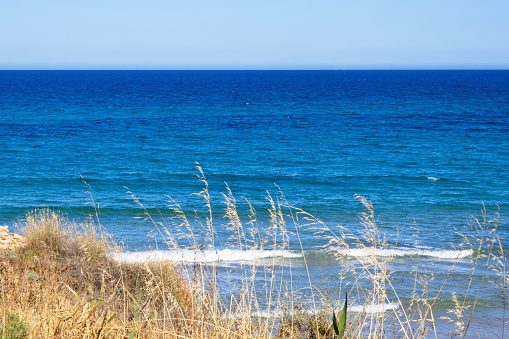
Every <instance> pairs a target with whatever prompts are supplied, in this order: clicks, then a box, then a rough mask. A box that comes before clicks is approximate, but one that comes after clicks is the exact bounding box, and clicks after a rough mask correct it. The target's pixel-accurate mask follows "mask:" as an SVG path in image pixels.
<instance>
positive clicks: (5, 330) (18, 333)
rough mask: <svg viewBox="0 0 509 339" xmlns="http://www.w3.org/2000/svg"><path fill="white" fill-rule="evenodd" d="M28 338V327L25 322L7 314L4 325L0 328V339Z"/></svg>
mask: <svg viewBox="0 0 509 339" xmlns="http://www.w3.org/2000/svg"><path fill="white" fill-rule="evenodd" d="M22 338H28V326H27V324H26V323H25V321H24V320H23V319H22V318H20V317H19V316H17V315H16V314H14V313H10V312H8V313H7V314H6V319H4V325H3V326H2V327H0V339H22Z"/></svg>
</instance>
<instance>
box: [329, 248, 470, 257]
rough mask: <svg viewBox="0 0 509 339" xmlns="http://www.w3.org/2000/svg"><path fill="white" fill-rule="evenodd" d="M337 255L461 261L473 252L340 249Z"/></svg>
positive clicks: (413, 249)
mask: <svg viewBox="0 0 509 339" xmlns="http://www.w3.org/2000/svg"><path fill="white" fill-rule="evenodd" d="M338 253H340V254H343V255H346V256H353V257H367V256H370V255H376V256H380V257H405V256H424V257H434V258H440V259H461V258H466V257H469V256H471V255H473V254H474V251H473V250H470V249H468V250H445V249H433V248H406V247H395V248H373V247H366V248H352V249H341V250H338Z"/></svg>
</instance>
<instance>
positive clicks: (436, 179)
mask: <svg viewBox="0 0 509 339" xmlns="http://www.w3.org/2000/svg"><path fill="white" fill-rule="evenodd" d="M427 179H428V180H430V181H438V180H440V178H435V177H428V178H427Z"/></svg>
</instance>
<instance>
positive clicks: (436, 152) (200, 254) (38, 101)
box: [0, 70, 509, 338]
mask: <svg viewBox="0 0 509 339" xmlns="http://www.w3.org/2000/svg"><path fill="white" fill-rule="evenodd" d="M0 166H1V171H0V225H7V226H9V228H10V229H11V230H14V231H16V227H17V226H18V225H20V224H22V221H23V218H24V217H25V215H26V213H29V212H31V211H34V210H37V209H43V208H49V209H52V210H55V211H58V212H60V213H62V215H65V216H66V217H67V218H69V220H74V221H85V220H93V221H94V222H95V223H96V224H99V225H100V226H101V227H103V228H104V229H105V230H106V231H107V232H108V233H110V234H111V235H112V237H113V238H115V239H116V240H117V241H119V242H121V243H122V245H123V250H122V253H119V254H117V257H118V260H124V261H131V262H134V261H147V260H155V259H165V260H173V261H181V262H182V261H183V262H188V263H195V262H201V263H206V264H207V265H209V264H210V265H216V267H219V268H220V269H223V270H225V271H228V272H233V273H231V274H228V276H229V277H233V278H232V279H235V273H234V272H235V267H239V266H242V267H244V266H243V265H245V264H246V263H248V264H250V263H251V264H254V262H263V261H264V260H265V261H267V260H269V261H271V262H273V263H274V262H277V263H278V264H277V265H279V266H281V267H286V266H288V265H290V266H291V267H293V270H294V276H293V278H292V281H293V283H295V284H296V286H300V287H298V288H296V289H295V290H294V292H295V293H301V294H302V296H303V297H302V298H303V300H306V298H307V297H309V295H311V294H310V290H311V289H312V288H308V291H307V292H306V288H305V286H308V284H309V281H310V280H311V279H310V278H312V280H313V284H314V285H315V284H316V285H321V284H326V283H327V284H336V285H335V286H336V287H334V286H333V287H331V288H330V289H328V290H329V291H332V292H330V294H331V297H330V298H329V300H331V299H332V300H337V306H338V307H339V306H340V305H341V300H342V298H343V295H342V293H344V292H345V291H347V292H348V288H349V287H348V286H350V285H348V283H347V282H346V281H347V280H348V279H346V280H345V278H344V277H343V276H342V275H341V269H340V268H341V267H343V266H342V265H344V261H341V260H345V259H344V258H345V257H346V258H350V259H349V260H350V261H352V262H360V261H361V259H359V258H363V257H366V256H368V255H370V254H371V255H373V253H375V255H376V256H377V257H381V258H390V259H391V264H390V268H389V270H390V271H391V272H392V273H391V277H392V278H393V281H394V286H395V287H394V289H395V291H393V292H394V293H392V294H390V295H389V297H388V298H387V300H385V303H384V305H381V307H386V308H387V309H391V310H392V309H394V312H398V310H399V312H401V310H403V309H404V307H405V300H410V299H409V298H410V297H411V295H412V293H414V292H415V291H414V286H415V284H414V283H413V282H414V281H415V279H414V278H415V275H413V274H412V273H411V272H414V270H415V269H416V267H418V266H419V265H422V266H423V267H427V268H426V274H434V276H433V277H434V278H433V279H435V282H437V281H438V283H437V287H436V291H440V293H441V294H440V297H439V298H438V299H437V300H438V301H437V305H439V307H438V308H440V309H442V310H443V313H444V314H443V315H444V316H449V317H452V318H454V316H455V315H454V314H450V313H448V315H447V312H446V311H445V310H446V309H448V306H450V305H453V304H454V302H455V301H454V296H453V294H456V292H457V294H456V296H457V299H460V300H463V299H462V298H464V299H465V300H467V301H472V303H473V302H474V301H475V300H477V302H476V303H475V305H473V306H472V305H471V306H470V308H469V309H466V310H465V314H466V315H469V314H470V313H468V312H470V311H472V310H473V309H475V312H474V316H473V317H472V319H473V320H472V321H471V325H469V326H470V327H469V331H468V332H467V333H468V335H467V336H466V337H469V335H470V336H471V337H483V338H491V337H493V338H496V337H503V336H504V334H505V335H506V336H507V335H509V330H508V328H509V324H505V322H507V320H508V318H509V313H508V312H507V311H506V308H507V299H506V298H507V287H506V288H505V292H504V288H503V286H504V284H505V286H507V273H505V268H504V267H505V266H504V265H505V257H504V256H503V255H502V256H501V258H502V261H501V263H502V265H498V266H497V265H496V262H495V261H491V262H489V261H486V260H484V261H482V260H481V261H479V260H477V259H476V258H477V255H476V254H478V252H476V249H477V247H475V246H474V245H469V244H468V241H466V239H470V240H472V241H475V239H477V241H478V240H479V239H481V240H483V239H484V240H486V239H488V240H489V239H491V240H493V239H496V241H497V242H496V244H497V245H496V246H495V247H496V248H497V251H499V252H501V251H502V252H505V253H506V252H507V251H508V250H509V241H508V240H507V239H508V236H509V225H508V224H507V215H508V212H509V71H508V70H394V71H392V70H381V71H375V70H366V71H339V70H338V71H0ZM363 199H365V200H363ZM363 201H364V202H367V203H368V205H369V204H371V205H372V210H370V209H366V204H363V203H362V202H363ZM232 206H233V207H234V210H235V211H236V213H234V216H233V217H232V214H231V213H229V211H230V212H231V210H232ZM175 215H177V216H178V218H176V217H175ZM182 216H185V220H186V223H187V225H189V226H188V227H185V226H182V225H183V224H182V220H184V219H183V218H182ZM363 216H365V217H367V218H368V220H371V224H372V225H373V224H376V225H377V226H376V230H377V232H378V233H377V235H376V238H377V239H378V242H376V243H373V242H370V241H369V240H368V239H366V237H367V236H369V234H368V233H369V232H372V231H373V229H369V225H368V226H367V225H365V223H363V222H365V221H366V220H367V219H366V218H364V219H363ZM368 224H369V222H368ZM239 225H243V226H240V228H239ZM275 225H276V226H277V227H276V226H275ZM481 228H482V229H481ZM495 228H497V231H496V235H495V234H494V233H493V230H494V229H495ZM239 229H241V230H242V232H240V231H238V230H239ZM253 229H256V231H252V230H253ZM285 229H286V230H285ZM253 232H254V233H256V234H255V235H253ZM271 232H272V233H271ZM371 234H372V233H371ZM264 235H265V236H266V237H267V238H263V236H264ZM469 236H470V237H471V238H468V237H469ZM334 237H335V238H334ZM251 238H252V239H251ZM235 239H236V240H237V241H235ZM239 239H240V240H239ZM256 239H258V240H256ZM331 239H336V240H337V239H343V240H345V242H346V243H347V246H346V247H344V248H337V247H334V246H335V245H333V244H332V245H331V244H330V243H329V241H330V240H331ZM487 243H489V241H487ZM497 246H498V247H497ZM484 251H485V250H484ZM341 258H343V259H341ZM340 261H341V262H342V264H341V265H340V264H339V263H340ZM419 267H420V266H419ZM430 267H432V269H431V268H430ZM497 267H498V269H502V276H501V275H500V271H499V272H498V274H497V272H496V269H497ZM299 268H300V271H299ZM285 272H288V270H286V271H285ZM430 272H431V273H430ZM285 274H288V273H285ZM436 277H438V278H436ZM504 277H505V280H504ZM285 279H286V278H285ZM470 281H477V282H480V284H479V286H480V287H479V288H477V289H475V290H474V288H473V287H472V288H471V289H468V286H470V284H469V282H470ZM338 282H343V283H344V284H343V285H341V288H337V284H338ZM299 284H300V285H299ZM230 285H231V284H230ZM458 285H460V286H461V287H465V288H463V289H461V288H460V289H458ZM302 286H304V287H302ZM430 291H433V288H431V289H430ZM437 293H438V292H437ZM414 294H415V293H414ZM429 294H430V295H431V294H432V293H431V292H429ZM360 299H361V298H360V297H359V300H357V301H355V298H353V297H352V300H353V301H352V304H351V307H352V309H355V302H357V303H359V305H360V303H361V302H362V300H360ZM407 303H408V301H407ZM315 304H316V303H315ZM315 306H316V305H315ZM359 307H360V306H359ZM361 311H362V310H359V312H361ZM364 311H365V312H368V311H366V310H364ZM375 311H376V310H375ZM375 311H373V312H375ZM437 312H438V311H437ZM467 318H468V316H467ZM437 319H438V316H437ZM437 321H438V320H437ZM443 322H444V324H445V325H444V328H447V329H449V328H450V327H451V326H453V325H454V321H453V322H447V321H446V320H443ZM447 326H449V327H447ZM441 331H445V330H441ZM444 333H446V332H444ZM480 333H482V335H480ZM487 333H489V334H487Z"/></svg>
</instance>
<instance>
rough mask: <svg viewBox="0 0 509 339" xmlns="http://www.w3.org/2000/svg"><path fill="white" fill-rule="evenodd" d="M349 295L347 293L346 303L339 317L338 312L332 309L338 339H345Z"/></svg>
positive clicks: (333, 323) (333, 324) (333, 325)
mask: <svg viewBox="0 0 509 339" xmlns="http://www.w3.org/2000/svg"><path fill="white" fill-rule="evenodd" d="M347 304H348V295H347V294H345V305H344V306H343V309H342V310H341V312H340V313H339V319H336V313H335V312H334V310H333V311H332V327H333V328H334V332H335V333H336V336H337V339H343V337H344V336H345V329H346V313H347Z"/></svg>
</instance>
